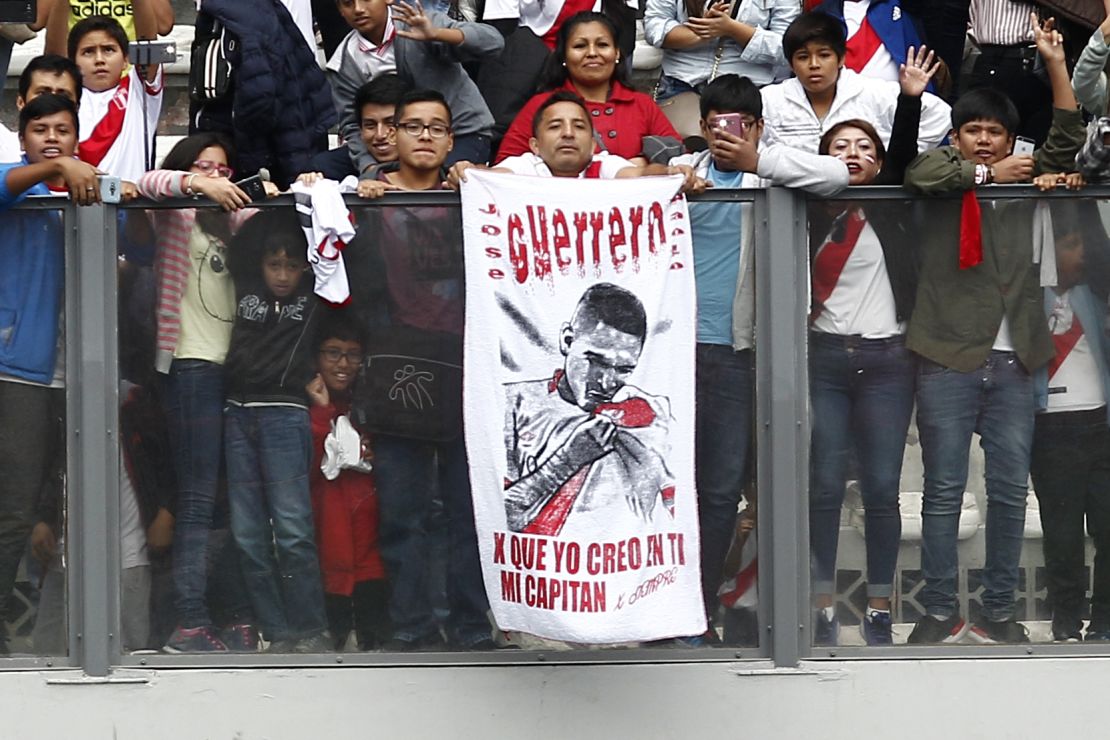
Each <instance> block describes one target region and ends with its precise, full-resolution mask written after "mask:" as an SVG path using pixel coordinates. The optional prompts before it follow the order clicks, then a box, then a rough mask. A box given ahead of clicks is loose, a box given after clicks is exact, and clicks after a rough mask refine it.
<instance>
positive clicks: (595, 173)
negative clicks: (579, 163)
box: [582, 159, 601, 180]
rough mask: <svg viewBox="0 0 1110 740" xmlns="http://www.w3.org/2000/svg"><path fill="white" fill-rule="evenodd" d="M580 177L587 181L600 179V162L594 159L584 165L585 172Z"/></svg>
mask: <svg viewBox="0 0 1110 740" xmlns="http://www.w3.org/2000/svg"><path fill="white" fill-rule="evenodd" d="M582 177H585V178H586V179H587V180H597V179H600V178H601V160H600V159H595V160H593V161H592V162H590V163H589V164H588V165H586V171H585V172H584V173H582Z"/></svg>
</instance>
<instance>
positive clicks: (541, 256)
mask: <svg viewBox="0 0 1110 740" xmlns="http://www.w3.org/2000/svg"><path fill="white" fill-rule="evenodd" d="M537 224H538V225H539V230H538V231H537V229H536V226H537ZM528 228H529V229H531V231H532V263H533V264H534V265H535V268H536V277H538V278H539V279H541V280H543V279H544V278H546V277H547V276H548V275H550V274H551V249H550V247H549V245H548V243H547V209H546V208H544V207H543V206H528Z"/></svg>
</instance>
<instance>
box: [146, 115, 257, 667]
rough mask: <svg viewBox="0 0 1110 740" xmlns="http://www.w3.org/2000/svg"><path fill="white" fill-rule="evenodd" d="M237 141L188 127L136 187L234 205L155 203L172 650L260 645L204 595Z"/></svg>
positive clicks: (231, 299) (231, 302)
mask: <svg viewBox="0 0 1110 740" xmlns="http://www.w3.org/2000/svg"><path fill="white" fill-rule="evenodd" d="M233 156H234V150H233V149H232V145H231V142H230V141H229V140H228V139H226V138H225V137H224V136H222V135H220V134H215V133H202V134H195V135H193V136H189V137H187V138H185V139H183V140H182V141H180V142H178V144H177V145H176V146H175V147H174V148H173V149H172V150H171V151H170V152H169V154H167V155H166V158H165V161H164V162H163V169H159V170H152V171H150V172H147V173H146V174H144V175H143V176H142V177H141V178H140V179H139V182H138V187H139V192H140V193H141V194H142V195H143V196H145V197H147V198H152V199H156V200H160V199H163V198H173V197H177V198H182V197H187V196H195V197H200V196H205V197H207V198H209V199H211V200H214V201H216V202H217V203H219V204H220V205H221V206H223V208H224V210H226V211H235V213H233V214H231V215H230V216H229V215H228V214H226V213H223V212H221V211H216V210H200V209H195V208H181V209H165V210H153V211H151V212H150V213H149V215H150V219H151V221H152V222H153V225H154V229H155V233H156V234H157V239H158V252H157V256H156V258H155V273H156V276H157V297H156V314H157V344H156V351H155V368H156V369H157V370H158V371H159V372H160V373H163V374H164V378H165V381H164V389H163V391H164V392H163V398H164V400H165V406H166V417H167V420H168V422H169V432H170V443H171V446H172V448H173V457H174V467H175V468H176V469H177V488H178V490H177V510H176V513H175V515H176V519H175V521H174V536H173V577H174V607H175V611H176V612H177V620H178V624H177V629H175V630H174V633H173V634H172V635H171V636H170V639H169V640H168V641H167V643H166V646H165V648H164V649H165V650H166V651H167V652H173V653H181V652H226V651H228V650H229V649H233V650H235V649H238V650H250V649H257V645H258V633H257V631H255V629H254V627H253V626H251V625H249V624H247V623H245V622H244V623H240V624H234V625H231V626H230V627H227V628H226V629H224V630H223V631H222V634H218V633H217V632H216V630H215V629H214V628H213V625H212V619H211V617H210V616H209V613H208V605H207V603H206V600H205V592H206V586H207V566H208V535H209V529H210V528H211V526H212V518H213V513H214V510H215V503H216V488H217V481H218V479H219V470H220V459H221V454H222V451H223V406H224V400H225V398H226V393H225V387H224V367H223V363H224V359H225V357H226V356H227V349H228V343H229V341H230V339H231V322H232V319H233V318H234V316H235V289H234V286H233V285H232V282H231V277H230V275H229V273H228V270H227V244H228V242H229V241H230V239H231V235H232V233H233V232H234V231H235V230H236V229H237V228H238V226H239V225H240V224H241V223H242V222H243V220H245V219H246V218H247V217H248V216H249V215H250V214H251V212H250V211H243V210H240V209H241V208H242V207H243V206H244V205H246V204H247V203H249V202H250V199H249V198H248V197H247V195H246V194H245V193H244V192H243V191H242V190H240V189H239V188H238V187H236V186H235V184H234V183H233V182H232V181H231V177H232V176H233V175H234V170H233V169H232V167H231V165H230V164H229V162H231V161H232V159H233Z"/></svg>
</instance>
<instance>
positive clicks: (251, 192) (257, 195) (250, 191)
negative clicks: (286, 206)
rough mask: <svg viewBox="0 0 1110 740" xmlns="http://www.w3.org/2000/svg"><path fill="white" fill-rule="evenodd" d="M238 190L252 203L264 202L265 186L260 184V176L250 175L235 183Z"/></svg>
mask: <svg viewBox="0 0 1110 740" xmlns="http://www.w3.org/2000/svg"><path fill="white" fill-rule="evenodd" d="M235 184H236V185H238V186H239V189H240V190H242V191H243V192H244V193H246V194H247V197H248V198H250V199H251V202H252V203H257V202H258V201H262V200H266V186H265V185H263V184H262V175H251V176H250V177H248V178H246V179H245V180H240V181H239V182H237V183H235Z"/></svg>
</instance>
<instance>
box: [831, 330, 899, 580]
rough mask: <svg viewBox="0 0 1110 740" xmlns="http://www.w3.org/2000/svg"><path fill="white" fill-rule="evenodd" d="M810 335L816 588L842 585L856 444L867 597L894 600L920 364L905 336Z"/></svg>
mask: <svg viewBox="0 0 1110 740" xmlns="http://www.w3.org/2000/svg"><path fill="white" fill-rule="evenodd" d="M809 337H810V339H809V379H810V380H809V383H810V386H809V396H810V403H811V404H812V407H813V410H812V415H811V418H812V420H813V421H812V433H811V438H810V491H809V541H810V548H811V550H812V555H813V591H814V593H817V594H831V593H833V591H834V589H835V586H836V550H837V545H838V544H839V538H840V509H841V506H842V505H843V504H844V483H845V481H846V479H847V478H848V464H849V459H850V454H851V451H852V450H854V451H855V457H856V460H857V461H858V463H859V471H858V476H859V482H860V494H861V496H862V498H863V510H864V521H865V524H866V531H867V539H866V547H867V595H868V597H871V598H889V597H890V596H891V594H893V593H894V567H895V564H896V563H897V561H898V546H899V541H900V540H901V537H902V517H901V515H900V513H899V511H898V489H899V478H900V477H901V475H902V455H903V453H904V452H905V448H906V432H907V431H908V430H909V426H910V416H911V414H912V413H913V388H914V381H915V379H916V378H915V376H916V372H917V367H916V362H915V360H914V356H913V355H912V354H911V353H910V351H909V350H907V349H906V340H905V337H903V336H897V337H890V338H889V339H863V338H861V337H859V336H849V335H839V334H826V333H823V332H810V335H809Z"/></svg>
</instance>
